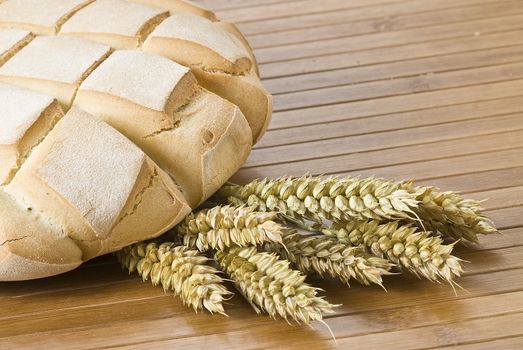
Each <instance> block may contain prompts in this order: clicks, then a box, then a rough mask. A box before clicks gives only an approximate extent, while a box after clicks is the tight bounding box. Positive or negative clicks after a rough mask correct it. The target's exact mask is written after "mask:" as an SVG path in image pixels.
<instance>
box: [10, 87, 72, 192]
mask: <svg viewBox="0 0 523 350" xmlns="http://www.w3.org/2000/svg"><path fill="white" fill-rule="evenodd" d="M0 101H1V102H2V115H3V118H2V127H1V128H0V159H1V160H2V161H1V162H0V183H1V184H6V183H8V182H9V181H10V180H11V178H12V176H13V175H14V174H15V173H16V172H17V171H18V168H19V167H20V165H21V164H22V163H23V162H24V161H25V159H26V158H27V156H28V155H29V153H30V152H31V150H32V149H33V148H34V147H35V146H36V145H37V144H38V143H39V142H40V141H41V140H43V138H44V137H45V135H47V133H48V132H49V131H50V130H51V129H52V128H53V126H54V125H55V124H56V122H58V120H60V118H61V117H62V116H63V111H62V108H61V107H60V105H59V104H58V101H56V100H55V99H54V98H52V97H51V96H48V95H44V94H40V93H37V92H34V91H30V90H26V89H22V88H18V87H14V86H11V85H7V84H3V83H0Z"/></svg>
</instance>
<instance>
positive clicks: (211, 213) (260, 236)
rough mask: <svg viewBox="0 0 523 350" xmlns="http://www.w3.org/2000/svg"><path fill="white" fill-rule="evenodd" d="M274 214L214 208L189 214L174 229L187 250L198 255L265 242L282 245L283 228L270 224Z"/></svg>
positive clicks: (243, 207)
mask: <svg viewBox="0 0 523 350" xmlns="http://www.w3.org/2000/svg"><path fill="white" fill-rule="evenodd" d="M275 217H276V213H262V212H255V211H254V209H253V208H249V207H245V206H240V207H231V206H217V207H214V208H211V209H203V210H201V211H199V212H197V213H194V214H190V215H189V216H188V217H187V218H186V219H185V221H183V222H182V223H181V224H180V225H178V226H177V227H176V228H175V232H176V233H177V234H178V235H180V236H181V237H182V238H183V243H184V244H185V245H186V246H188V247H197V248H198V249H199V250H200V251H206V250H209V249H218V250H224V249H226V248H229V247H232V246H240V247H247V246H251V245H259V244H262V243H264V242H275V243H280V244H281V243H282V229H283V228H282V226H281V225H280V224H278V223H276V222H274V221H273V219H275Z"/></svg>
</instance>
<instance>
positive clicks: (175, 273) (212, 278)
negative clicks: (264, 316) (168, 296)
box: [116, 242, 232, 315]
mask: <svg viewBox="0 0 523 350" xmlns="http://www.w3.org/2000/svg"><path fill="white" fill-rule="evenodd" d="M116 256H117V257H118V260H119V261H120V263H121V264H122V266H123V267H124V268H125V269H127V270H128V271H129V272H130V273H132V272H135V271H136V272H138V274H139V275H140V276H142V278H143V280H144V281H146V280H148V279H149V278H150V279H151V282H152V284H153V285H155V286H156V285H159V284H161V285H162V286H163V288H164V290H166V291H167V290H172V291H174V293H175V294H176V295H178V296H179V297H180V298H181V299H182V301H183V303H184V304H185V305H188V306H191V307H192V308H193V309H194V310H195V311H198V310H202V309H203V308H205V309H207V310H208V311H210V312H211V313H215V312H216V313H220V314H223V315H225V311H224V308H223V302H224V301H225V300H227V299H229V298H230V296H231V294H232V293H231V292H229V291H228V290H227V289H226V288H225V286H224V285H223V279H222V278H221V277H220V276H219V275H218V273H219V271H218V270H216V269H215V268H214V267H212V266H209V265H208V262H209V259H208V258H206V257H205V256H202V255H200V253H199V252H198V251H197V250H193V249H189V248H187V247H184V246H176V245H175V244H174V243H172V242H164V243H162V244H160V245H158V244H157V243H149V244H146V243H136V244H134V245H132V246H129V247H125V248H123V249H122V250H120V251H118V252H117V253H116Z"/></svg>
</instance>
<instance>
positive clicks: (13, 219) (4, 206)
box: [0, 191, 83, 281]
mask: <svg viewBox="0 0 523 350" xmlns="http://www.w3.org/2000/svg"><path fill="white" fill-rule="evenodd" d="M82 261H83V260H82V251H81V249H80V248H79V247H78V246H77V245H76V243H75V242H74V241H73V240H72V239H71V238H69V237H68V236H65V235H63V234H62V232H60V229H59V227H57V226H53V225H49V223H48V222H47V220H46V219H45V218H43V217H41V216H40V215H38V214H35V213H34V212H33V211H32V210H30V208H27V207H24V206H21V205H20V204H19V203H17V202H16V201H15V200H13V199H12V198H11V197H10V196H9V195H8V194H7V193H5V192H4V191H0V280H2V281H19V280H28V279H35V278H41V277H47V276H52V275H56V274H59V273H63V272H67V271H70V270H72V269H74V268H76V267H78V266H79V265H80V264H81V263H82Z"/></svg>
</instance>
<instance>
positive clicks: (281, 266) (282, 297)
mask: <svg viewBox="0 0 523 350" xmlns="http://www.w3.org/2000/svg"><path fill="white" fill-rule="evenodd" d="M216 261H217V262H218V264H219V265H220V267H221V268H222V269H223V271H225V272H226V273H227V274H228V275H229V276H230V278H231V279H232V280H233V281H234V282H235V285H236V287H237V288H238V290H239V291H240V292H241V293H242V294H243V296H244V297H245V298H246V299H247V300H248V301H249V302H250V303H251V305H252V306H253V308H254V309H255V311H256V312H258V313H260V312H261V311H264V312H266V313H268V314H269V315H270V316H271V317H273V318H277V317H281V318H283V319H285V320H287V321H289V320H294V321H296V322H297V323H305V324H308V323H310V322H311V321H314V320H322V318H323V314H325V313H330V312H332V308H333V307H334V305H332V304H330V303H329V302H327V301H326V300H325V299H323V298H322V297H319V296H317V293H318V291H319V289H318V288H314V287H311V286H310V285H308V284H306V283H305V282H304V281H305V276H304V275H302V274H301V273H300V272H299V271H297V270H292V269H290V268H289V264H290V263H289V262H288V261H285V260H279V259H278V257H277V255H276V254H269V253H265V252H261V253H259V252H258V251H257V250H256V248H255V247H249V248H232V249H231V250H229V251H219V252H217V253H216Z"/></svg>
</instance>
